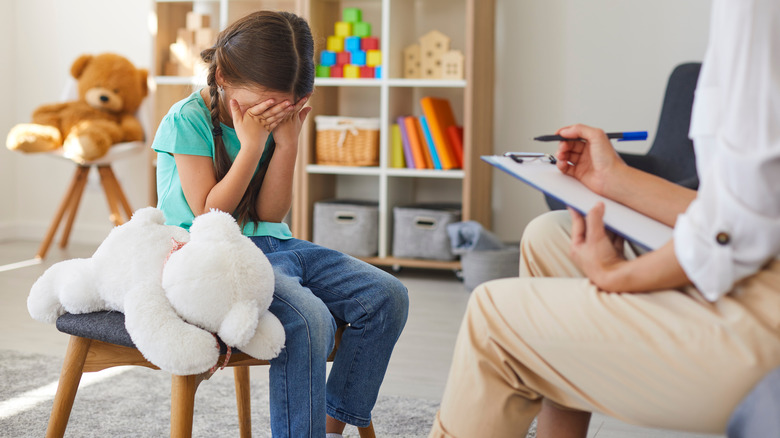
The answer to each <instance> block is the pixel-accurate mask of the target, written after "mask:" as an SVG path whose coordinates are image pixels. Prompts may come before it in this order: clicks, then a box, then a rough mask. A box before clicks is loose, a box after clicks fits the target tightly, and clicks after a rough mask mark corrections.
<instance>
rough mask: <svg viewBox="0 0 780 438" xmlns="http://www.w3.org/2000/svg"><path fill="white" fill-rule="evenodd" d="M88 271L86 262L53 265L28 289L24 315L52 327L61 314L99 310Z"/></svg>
mask: <svg viewBox="0 0 780 438" xmlns="http://www.w3.org/2000/svg"><path fill="white" fill-rule="evenodd" d="M99 302H100V300H99V297H98V296H97V292H96V291H95V290H94V286H93V283H92V276H91V271H90V270H89V268H88V262H87V261H86V260H85V259H71V260H65V261H62V262H59V263H55V264H54V265H52V266H51V267H50V268H49V269H47V270H46V272H44V273H43V275H41V276H40V277H39V278H38V280H36V281H35V283H34V284H33V285H32V288H30V295H29V296H28V297H27V311H28V312H30V316H32V317H33V319H35V320H38V321H42V322H46V323H49V324H53V323H54V322H55V321H56V320H57V318H58V317H59V316H60V315H62V314H63V313H65V312H66V311H67V312H71V313H86V312H89V311H95V310H100V306H99V305H98V304H97V303H99Z"/></svg>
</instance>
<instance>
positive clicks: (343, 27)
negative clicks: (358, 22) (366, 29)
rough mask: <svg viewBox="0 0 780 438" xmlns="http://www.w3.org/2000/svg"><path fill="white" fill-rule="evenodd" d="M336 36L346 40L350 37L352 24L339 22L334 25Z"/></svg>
mask: <svg viewBox="0 0 780 438" xmlns="http://www.w3.org/2000/svg"><path fill="white" fill-rule="evenodd" d="M336 36H340V37H343V38H346V37H348V36H352V23H348V22H346V21H339V22H337V23H336Z"/></svg>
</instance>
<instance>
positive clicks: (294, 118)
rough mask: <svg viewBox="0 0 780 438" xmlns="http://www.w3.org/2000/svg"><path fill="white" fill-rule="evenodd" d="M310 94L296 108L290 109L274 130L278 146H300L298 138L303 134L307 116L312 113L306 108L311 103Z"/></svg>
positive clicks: (297, 103)
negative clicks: (302, 129)
mask: <svg viewBox="0 0 780 438" xmlns="http://www.w3.org/2000/svg"><path fill="white" fill-rule="evenodd" d="M309 96H311V95H310V94H307V95H306V96H304V97H302V98H301V99H300V100H298V102H296V104H295V105H294V106H292V107H291V108H290V111H289V112H288V113H287V115H286V117H285V118H284V119H283V120H282V121H281V122H280V123H279V124H278V125H277V126H276V129H274V130H273V133H274V140H275V141H276V144H277V145H282V146H285V145H291V144H296V145H297V144H298V136H299V135H300V133H301V128H302V127H303V122H304V121H305V120H306V116H308V115H309V113H310V112H311V109H312V108H311V107H304V105H306V103H307V102H308V101H309Z"/></svg>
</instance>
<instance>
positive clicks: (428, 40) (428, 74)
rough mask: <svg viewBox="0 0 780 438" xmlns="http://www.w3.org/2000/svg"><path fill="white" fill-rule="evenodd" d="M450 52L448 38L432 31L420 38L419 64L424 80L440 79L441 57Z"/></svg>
mask: <svg viewBox="0 0 780 438" xmlns="http://www.w3.org/2000/svg"><path fill="white" fill-rule="evenodd" d="M449 50H450V37H448V36H447V35H444V34H443V33H441V32H439V31H437V30H432V31H430V32H428V33H426V34H425V35H423V36H422V37H420V64H421V73H422V77H423V78H424V79H439V78H441V56H442V55H443V54H445V53H447V52H448V51H449Z"/></svg>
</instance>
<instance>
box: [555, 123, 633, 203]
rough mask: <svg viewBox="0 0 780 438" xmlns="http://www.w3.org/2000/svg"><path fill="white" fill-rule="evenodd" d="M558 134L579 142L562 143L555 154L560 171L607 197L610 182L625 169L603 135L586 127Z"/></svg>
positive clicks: (569, 128)
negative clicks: (606, 192)
mask: <svg viewBox="0 0 780 438" xmlns="http://www.w3.org/2000/svg"><path fill="white" fill-rule="evenodd" d="M556 134H558V135H560V136H562V137H565V138H572V139H576V140H567V141H562V142H560V144H559V146H558V152H557V153H556V158H558V163H557V166H558V169H560V171H561V172H563V173H565V174H567V175H570V176H573V177H574V178H576V179H578V180H579V181H581V182H582V183H583V184H585V186H587V187H588V188H589V189H591V190H593V191H594V192H596V193H598V194H601V195H604V194H605V190H606V187H607V184H608V181H607V180H608V178H611V177H613V176H615V175H616V174H617V173H618V172H617V170H618V169H620V167H621V166H625V163H624V162H623V160H622V159H621V158H620V156H619V155H618V154H617V152H616V151H615V149H614V148H613V147H612V143H611V142H610V141H609V139H608V138H607V135H606V134H605V133H604V131H602V130H601V129H597V128H593V127H590V126H586V125H572V126H567V127H565V128H561V129H559V130H558V131H557V132H556ZM570 163H571V164H570Z"/></svg>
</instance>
